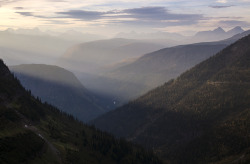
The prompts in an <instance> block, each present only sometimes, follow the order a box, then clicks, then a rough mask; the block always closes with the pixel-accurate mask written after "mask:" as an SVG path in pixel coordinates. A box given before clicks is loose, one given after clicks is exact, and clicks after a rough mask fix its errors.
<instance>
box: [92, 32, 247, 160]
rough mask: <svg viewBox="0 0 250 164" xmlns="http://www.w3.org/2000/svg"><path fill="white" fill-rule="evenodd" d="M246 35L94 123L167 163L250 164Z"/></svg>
mask: <svg viewBox="0 0 250 164" xmlns="http://www.w3.org/2000/svg"><path fill="white" fill-rule="evenodd" d="M249 45H250V35H248V36H246V37H244V38H242V39H240V40H239V41H237V42H235V43H233V44H231V45H230V46H228V47H226V48H225V49H223V50H222V51H220V52H219V53H217V54H216V55H215V56H212V57H210V58H209V59H207V60H205V61H203V62H201V63H200V64H198V65H196V66H195V67H193V68H191V69H189V70H188V71H186V72H185V73H183V74H181V75H180V76H179V77H178V78H176V79H173V80H170V81H168V82H166V83H165V84H163V85H162V86H159V87H157V88H155V89H153V90H151V91H149V92H148V93H146V94H145V95H143V96H141V97H139V98H137V99H135V100H133V101H130V102H129V103H127V104H125V105H124V106H122V107H120V108H118V109H116V110H114V111H111V112H109V113H106V114H104V115H102V116H101V117H99V118H97V119H96V120H94V121H93V122H92V123H93V124H94V125H95V126H96V127H98V128H100V129H102V130H105V131H108V132H111V133H113V134H114V135H116V136H118V137H125V138H126V139H127V140H130V141H133V142H135V143H139V144H141V145H144V147H147V148H152V149H153V150H154V151H155V152H156V153H157V154H158V155H159V156H160V157H161V158H163V159H164V161H165V162H166V163H230V162H232V161H233V162H235V163H249V162H250V145H249V141H250V131H249V127H250V108H249V107H250V47H249Z"/></svg>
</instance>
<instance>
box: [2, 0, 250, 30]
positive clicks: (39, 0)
mask: <svg viewBox="0 0 250 164" xmlns="http://www.w3.org/2000/svg"><path fill="white" fill-rule="evenodd" d="M0 20H1V21H0V29H1V30H4V29H6V28H15V29H16V28H34V27H39V28H40V29H42V30H55V31H62V30H67V29H75V30H79V31H82V32H89V33H97V34H105V35H107V34H108V35H109V34H115V33H118V32H129V31H136V32H151V31H167V32H183V33H184V32H192V31H200V30H208V29H213V28H216V27H218V26H221V27H223V28H224V29H226V30H227V29H230V28H233V27H235V26H242V27H243V28H245V29H249V28H250V0H119V1H118V0H0Z"/></svg>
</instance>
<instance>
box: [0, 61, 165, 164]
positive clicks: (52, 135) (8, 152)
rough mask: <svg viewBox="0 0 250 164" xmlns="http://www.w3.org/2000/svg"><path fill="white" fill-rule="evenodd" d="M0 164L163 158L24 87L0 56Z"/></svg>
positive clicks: (42, 163) (97, 161)
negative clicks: (104, 130)
mask: <svg viewBox="0 0 250 164" xmlns="http://www.w3.org/2000/svg"><path fill="white" fill-rule="evenodd" d="M0 121H1V124H0V163H3V164H4V163H6V164H7V163H17V164H19V163H36V164H39V163H41V164H44V163H74V164H75V163H76V164H77V163H79V164H80V163H81V164H82V163H91V164H94V163H141V164H144V163H161V162H160V161H159V159H158V158H157V157H156V156H155V155H154V154H153V153H152V152H150V151H146V150H145V149H143V148H141V147H139V146H136V145H134V144H131V143H128V142H126V141H124V140H121V139H114V137H112V136H111V135H109V134H107V133H104V132H101V131H99V130H96V129H95V128H94V127H89V126H86V125H84V124H83V123H81V122H79V121H77V120H75V119H74V117H73V116H71V115H68V114H65V113H63V112H61V111H59V110H58V109H56V108H55V107H53V106H51V105H49V104H46V103H45V104H44V103H41V101H40V99H39V98H37V99H36V98H34V97H33V96H31V93H30V92H27V91H25V89H24V88H23V87H22V86H21V84H20V82H19V81H18V80H17V79H16V78H15V77H14V76H13V75H12V74H11V73H10V71H9V69H8V68H7V67H6V66H5V65H4V63H3V61H2V60H0Z"/></svg>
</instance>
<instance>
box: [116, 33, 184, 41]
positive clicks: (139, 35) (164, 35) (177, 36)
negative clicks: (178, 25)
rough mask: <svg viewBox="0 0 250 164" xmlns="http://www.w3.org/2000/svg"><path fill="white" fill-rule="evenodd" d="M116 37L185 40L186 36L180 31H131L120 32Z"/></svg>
mask: <svg viewBox="0 0 250 164" xmlns="http://www.w3.org/2000/svg"><path fill="white" fill-rule="evenodd" d="M115 38H127V39H138V40H144V39H145V40H153V39H155V40H157V39H166V40H176V41H179V40H183V39H185V36H183V35H181V34H178V33H169V32H160V31H158V32H153V33H137V32H134V31H131V32H129V33H124V32H121V33H118V34H117V35H115Z"/></svg>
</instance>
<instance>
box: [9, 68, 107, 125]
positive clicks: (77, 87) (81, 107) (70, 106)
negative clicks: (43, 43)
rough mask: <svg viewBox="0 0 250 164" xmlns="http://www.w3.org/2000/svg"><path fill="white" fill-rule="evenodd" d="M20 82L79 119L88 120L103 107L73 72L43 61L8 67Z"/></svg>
mask: <svg viewBox="0 0 250 164" xmlns="http://www.w3.org/2000/svg"><path fill="white" fill-rule="evenodd" d="M10 70H11V71H13V72H14V73H15V75H16V77H17V78H18V79H19V80H20V81H21V83H22V85H23V86H24V87H25V88H26V89H28V90H30V91H31V93H32V94H33V95H34V96H38V97H40V98H41V100H42V101H46V102H48V103H50V104H52V105H54V106H56V107H58V108H59V109H61V110H62V111H64V112H67V113H69V114H72V115H73V116H75V117H77V118H78V119H80V120H82V121H88V120H91V119H93V118H95V117H97V116H99V115H100V114H102V113H104V112H105V110H104V109H103V108H102V107H100V105H97V104H98V103H99V104H101V102H98V99H95V97H94V96H93V95H92V94H91V93H90V92H89V91H88V90H87V89H86V88H84V87H83V85H82V84H81V83H80V82H79V81H78V79H77V78H76V77H75V75H74V74H73V73H71V72H69V71H67V70H65V69H63V68H60V67H57V66H51V65H42V64H27V65H18V66H11V67H10Z"/></svg>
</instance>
